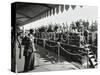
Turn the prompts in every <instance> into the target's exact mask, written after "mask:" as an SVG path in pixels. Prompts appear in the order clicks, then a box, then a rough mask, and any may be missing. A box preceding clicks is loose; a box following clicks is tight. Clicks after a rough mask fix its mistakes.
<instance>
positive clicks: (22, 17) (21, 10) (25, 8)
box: [16, 2, 57, 26]
mask: <svg viewBox="0 0 100 75" xmlns="http://www.w3.org/2000/svg"><path fill="white" fill-rule="evenodd" d="M55 6H57V5H54V4H40V3H25V2H16V23H17V25H19V26H22V25H24V24H27V23H30V22H32V21H35V20H36V18H37V16H39V15H41V14H43V13H44V12H46V11H48V10H50V9H52V8H54V7H55Z"/></svg>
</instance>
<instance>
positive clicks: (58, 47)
mask: <svg viewBox="0 0 100 75" xmlns="http://www.w3.org/2000/svg"><path fill="white" fill-rule="evenodd" d="M58 62H60V43H59V42H58Z"/></svg>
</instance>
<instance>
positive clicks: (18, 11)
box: [16, 11, 32, 19]
mask: <svg viewBox="0 0 100 75" xmlns="http://www.w3.org/2000/svg"><path fill="white" fill-rule="evenodd" d="M16 13H17V14H20V15H22V16H25V17H27V18H30V19H31V18H32V17H30V16H28V15H26V14H24V13H22V12H19V11H16Z"/></svg>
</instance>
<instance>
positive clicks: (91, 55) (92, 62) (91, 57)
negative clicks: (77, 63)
mask: <svg viewBox="0 0 100 75" xmlns="http://www.w3.org/2000/svg"><path fill="white" fill-rule="evenodd" d="M88 57H89V63H90V66H91V67H92V68H95V67H97V65H98V63H97V59H96V56H95V54H94V53H93V51H92V50H91V49H89V50H88Z"/></svg>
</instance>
